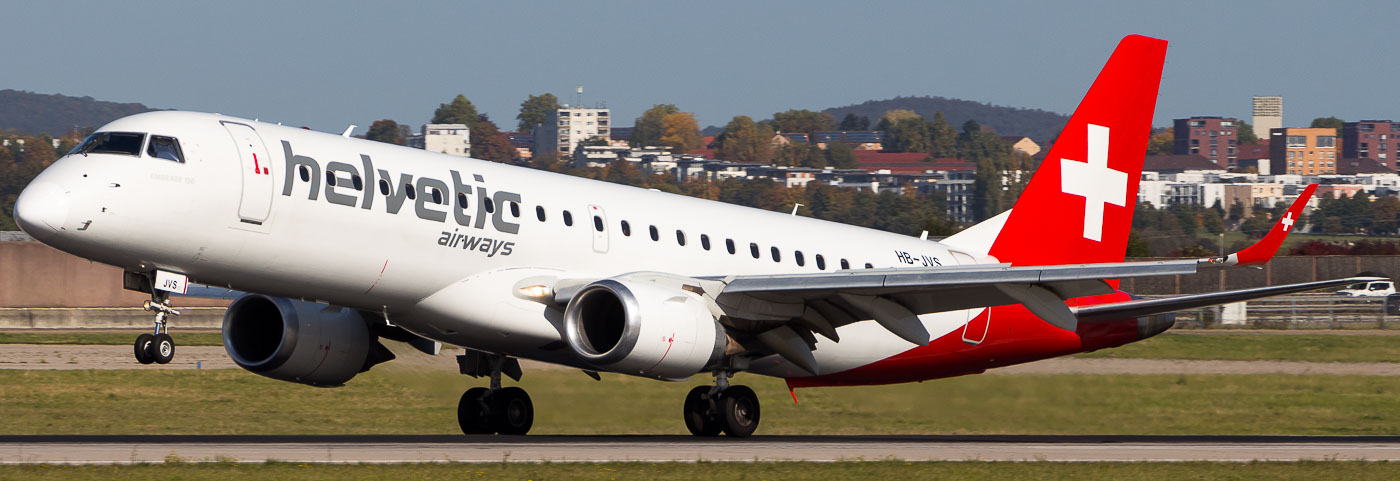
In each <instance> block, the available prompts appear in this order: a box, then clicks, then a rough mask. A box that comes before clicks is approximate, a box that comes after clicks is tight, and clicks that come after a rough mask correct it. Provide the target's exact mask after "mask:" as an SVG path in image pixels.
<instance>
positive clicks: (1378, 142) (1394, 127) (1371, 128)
mask: <svg viewBox="0 0 1400 481" xmlns="http://www.w3.org/2000/svg"><path fill="white" fill-rule="evenodd" d="M1396 135H1400V123H1392V122H1391V121H1389V120H1362V121H1358V122H1346V123H1343V124H1342V154H1341V157H1343V158H1348V159H1374V160H1375V161H1376V163H1378V164H1380V165H1381V166H1384V167H1385V168H1387V169H1390V170H1392V171H1394V170H1395V167H1396V165H1395V160H1396V158H1398V157H1400V139H1396V138H1395V137H1396Z"/></svg>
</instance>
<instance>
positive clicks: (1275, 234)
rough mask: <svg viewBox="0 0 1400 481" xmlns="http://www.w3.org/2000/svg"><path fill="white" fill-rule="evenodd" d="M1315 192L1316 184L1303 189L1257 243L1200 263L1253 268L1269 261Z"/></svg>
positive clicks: (1202, 260)
mask: <svg viewBox="0 0 1400 481" xmlns="http://www.w3.org/2000/svg"><path fill="white" fill-rule="evenodd" d="M1316 190H1317V184H1312V185H1309V186H1308V187H1307V188H1305V189H1303V193H1301V194H1298V200H1295V201H1293V205H1292V206H1289V207H1288V212H1284V213H1283V217H1282V218H1280V219H1279V220H1278V222H1277V223H1275V224H1274V228H1273V229H1269V233H1268V234H1264V238H1263V239H1259V242H1255V243H1254V245H1252V246H1249V247H1246V248H1244V249H1243V250H1240V251H1239V252H1236V253H1234V254H1230V255H1229V256H1226V257H1212V258H1209V259H1201V263H1202V264H1212V265H1218V266H1237V265H1238V266H1254V265H1260V264H1264V263H1266V262H1269V259H1273V258H1274V254H1276V253H1278V248H1279V246H1281V245H1283V239H1284V238H1285V237H1288V233H1289V232H1292V231H1293V224H1294V223H1295V222H1297V221H1298V217H1299V216H1301V215H1302V214H1303V207H1306V206H1307V205H1308V200H1309V199H1311V198H1312V195H1313V191H1316Z"/></svg>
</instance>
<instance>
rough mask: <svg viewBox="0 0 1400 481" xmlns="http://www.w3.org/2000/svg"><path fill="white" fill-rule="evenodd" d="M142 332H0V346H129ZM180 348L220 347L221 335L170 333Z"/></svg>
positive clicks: (222, 342)
mask: <svg viewBox="0 0 1400 481" xmlns="http://www.w3.org/2000/svg"><path fill="white" fill-rule="evenodd" d="M143 332H149V330H143V331H135V330H133V331H130V332H0V344H69V345H82V346H94V345H106V346H120V345H129V344H131V343H133V342H135V341H136V336H139V335H141V333H143ZM170 332H171V333H172V334H171V335H173V336H175V343H176V344H177V345H180V346H222V345H224V338H223V334H220V333H217V332H179V331H178V330H176V331H170Z"/></svg>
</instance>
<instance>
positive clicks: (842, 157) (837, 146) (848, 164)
mask: <svg viewBox="0 0 1400 481" xmlns="http://www.w3.org/2000/svg"><path fill="white" fill-rule="evenodd" d="M826 159H827V162H828V163H829V164H830V165H831V166H832V167H835V168H837V169H854V168H856V167H860V163H859V162H857V161H856V153H855V149H854V148H852V147H851V144H848V143H845V142H828V143H827V144H826Z"/></svg>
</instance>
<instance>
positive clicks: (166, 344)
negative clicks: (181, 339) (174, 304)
mask: <svg viewBox="0 0 1400 481" xmlns="http://www.w3.org/2000/svg"><path fill="white" fill-rule="evenodd" d="M142 308H143V309H145V310H147V311H151V312H155V313H156V327H155V332H153V333H150V334H142V335H140V336H136V343H135V344H134V345H133V346H132V347H133V349H134V353H135V354H136V362H139V363H141V364H150V363H156V364H168V363H170V360H171V359H174V358H175V340H174V339H171V338H170V333H169V330H170V329H169V326H167V324H166V319H168V318H169V317H170V316H178V315H180V311H177V310H175V309H172V308H171V307H170V293H168V292H165V291H157V290H152V292H151V300H149V301H146V303H145V305H143V306H142Z"/></svg>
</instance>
